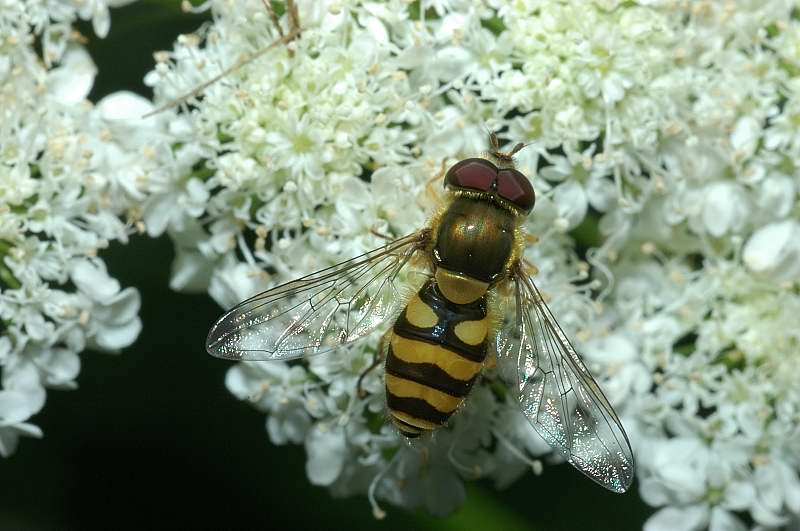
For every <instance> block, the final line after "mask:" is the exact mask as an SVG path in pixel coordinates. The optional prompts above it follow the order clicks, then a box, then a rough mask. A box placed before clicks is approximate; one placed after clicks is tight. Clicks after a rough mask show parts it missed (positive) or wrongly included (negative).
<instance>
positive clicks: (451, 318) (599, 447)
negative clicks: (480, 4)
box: [206, 135, 634, 492]
mask: <svg viewBox="0 0 800 531" xmlns="http://www.w3.org/2000/svg"><path fill="white" fill-rule="evenodd" d="M491 140H492V148H493V149H492V150H491V151H490V152H489V153H488V154H487V156H486V158H470V159H466V160H462V161H460V162H458V163H457V164H455V165H454V166H453V167H451V168H450V169H449V170H448V171H447V173H446V175H445V178H444V184H445V188H446V189H447V191H448V194H449V198H448V202H447V203H446V205H445V206H444V207H443V208H442V209H441V210H440V212H438V213H437V214H436V215H435V216H434V217H433V219H432V220H431V221H430V223H429V224H428V226H427V227H426V228H424V229H422V230H420V231H418V232H416V233H413V234H410V235H408V236H405V237H403V238H399V239H397V240H394V241H392V242H390V243H388V244H386V245H384V246H383V247H380V248H378V249H375V250H373V251H370V252H368V253H366V254H364V255H362V256H359V257H356V258H353V259H350V260H347V261H345V262H342V263H340V264H337V265H334V266H332V267H329V268H327V269H323V270H322V271H318V272H316V273H312V274H311V275H308V276H306V277H303V278H300V279H298V280H294V281H291V282H288V283H286V284H283V285H280V286H277V287H275V288H272V289H270V290H267V291H265V292H263V293H261V294H259V295H256V296H254V297H252V298H250V299H248V300H246V301H244V302H242V303H240V304H239V305H237V306H236V307H234V308H233V309H231V310H230V311H228V312H227V313H226V314H225V315H223V316H222V317H221V318H220V319H219V320H218V321H217V323H216V324H215V325H214V326H213V327H212V329H211V331H210V332H209V335H208V339H207V341H206V349H207V350H208V352H209V353H210V354H212V355H214V356H218V357H222V358H226V359H234V360H276V359H280V360H287V359H293V358H298V357H304V356H308V355H313V354H318V353H320V352H325V351H328V350H331V349H333V348H335V347H337V346H340V345H343V344H347V343H350V342H352V341H355V340H357V339H359V338H362V337H364V336H366V335H368V334H369V333H370V332H372V331H373V330H375V329H376V328H377V327H378V326H380V325H381V324H383V323H386V322H391V321H394V325H393V326H392V327H391V329H390V330H389V332H387V333H386V335H385V336H384V340H383V341H381V345H383V350H384V354H385V356H386V365H385V382H386V401H387V406H388V410H389V416H390V420H391V422H392V423H393V424H394V425H395V426H396V427H397V429H398V431H399V432H400V433H401V434H403V435H404V436H406V437H409V438H414V437H418V436H420V435H421V434H422V433H424V432H427V431H430V430H434V429H436V428H438V427H440V426H442V425H443V424H445V423H446V422H447V420H448V419H449V417H450V416H451V415H452V414H453V412H455V411H456V410H457V409H458V407H459V406H460V404H461V403H462V402H463V400H464V398H465V397H466V396H467V394H468V393H469V391H470V389H471V388H472V386H473V384H474V382H475V381H476V378H477V377H478V375H479V374H480V372H481V370H482V368H483V366H484V363H485V361H486V360H487V359H488V357H489V356H490V355H493V356H496V361H497V365H498V369H499V373H500V375H501V377H502V378H503V379H504V380H505V381H506V382H507V384H508V386H509V390H510V391H511V396H512V397H513V398H514V399H515V400H516V401H517V402H518V403H519V405H520V407H521V409H522V412H523V414H524V415H525V416H526V417H527V419H528V421H529V422H530V423H531V425H532V426H533V427H534V428H536V430H537V431H538V432H539V434H540V435H541V436H542V438H544V439H545V440H546V441H547V442H548V443H549V444H550V445H551V446H553V448H554V449H556V450H557V451H559V452H561V453H562V455H563V456H564V457H565V458H566V459H567V460H568V461H569V462H570V463H571V464H572V465H574V466H575V467H576V468H577V469H578V470H580V471H581V472H583V473H584V474H586V475H587V476H589V477H590V478H592V479H593V480H594V481H596V482H598V483H600V484H601V485H603V486H605V487H606V488H608V489H611V490H613V491H616V492H624V491H625V490H626V489H627V488H628V486H629V485H630V483H631V481H632V479H633V466H634V465H633V455H632V451H631V447H630V444H629V442H628V438H627V435H626V434H625V431H624V429H623V428H622V424H621V423H620V420H619V418H618V416H617V414H616V413H615V412H614V410H613V408H612V407H611V404H610V403H609V402H608V400H607V399H606V397H605V396H604V395H603V393H602V391H601V390H600V388H599V386H598V385H597V383H596V382H595V381H594V379H593V378H592V376H591V375H590V374H589V372H588V370H587V369H586V367H585V366H584V364H583V362H582V361H581V359H580V357H579V356H578V354H577V353H576V351H575V349H574V348H573V347H572V345H571V343H570V342H569V340H568V339H567V337H566V335H565V334H564V332H563V331H562V330H561V328H560V327H559V325H558V323H557V322H556V321H555V319H554V317H553V315H552V314H551V313H550V310H549V308H547V306H546V304H545V302H544V299H543V298H542V295H541V293H540V292H539V290H538V288H536V286H535V285H534V283H533V280H532V279H531V278H530V276H529V275H528V274H527V273H526V270H525V267H524V266H523V262H522V251H523V250H524V233H523V230H522V228H521V224H522V222H523V221H524V219H525V218H526V217H527V215H528V214H529V213H530V211H531V210H532V209H533V206H534V202H535V195H534V191H533V187H532V186H531V184H530V181H528V179H527V177H525V176H524V175H523V174H522V173H520V172H519V171H518V170H516V169H515V168H514V162H513V158H512V156H513V154H514V153H516V152H517V151H518V150H519V149H521V148H522V145H521V144H518V145H517V146H515V148H514V149H513V150H512V151H511V152H510V153H504V152H501V151H500V150H499V146H498V142H497V139H496V137H495V136H494V135H492V136H491ZM412 258H421V261H422V263H423V264H424V269H425V270H426V271H427V280H426V281H425V282H424V284H423V285H422V287H421V288H419V290H418V291H417V293H416V294H414V295H413V296H412V297H410V298H409V299H408V300H407V301H405V300H404V299H405V298H404V297H402V296H401V295H400V292H399V291H398V284H400V283H401V277H402V275H401V272H402V271H403V269H404V268H405V267H406V266H407V265H408V264H409V263H410V262H411V261H412ZM502 292H510V293H511V295H510V296H506V297H504V296H503V295H502V294H501V293H502ZM404 302H405V304H404ZM505 308H507V309H505Z"/></svg>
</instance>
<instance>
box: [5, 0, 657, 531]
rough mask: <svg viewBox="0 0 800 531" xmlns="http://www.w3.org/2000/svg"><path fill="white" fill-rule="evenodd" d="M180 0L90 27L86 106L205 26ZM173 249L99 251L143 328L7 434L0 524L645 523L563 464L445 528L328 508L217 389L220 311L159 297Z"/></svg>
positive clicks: (486, 489) (93, 357) (139, 242)
mask: <svg viewBox="0 0 800 531" xmlns="http://www.w3.org/2000/svg"><path fill="white" fill-rule="evenodd" d="M178 6H179V2H178V1H177V0H175V1H172V0H170V1H160V2H158V1H140V2H137V3H135V4H133V5H131V6H128V7H125V8H122V9H118V10H114V11H112V28H111V33H110V35H109V37H107V38H106V39H104V40H100V39H97V38H96V37H94V36H93V33H92V31H91V26H90V25H89V24H85V23H82V24H79V29H80V30H81V32H82V33H83V34H84V35H86V36H88V37H90V39H91V42H90V44H89V50H90V52H91V54H92V57H93V58H94V60H95V62H96V63H97V65H98V67H99V72H100V73H99V76H98V78H97V81H96V83H95V87H94V89H93V91H92V94H91V98H92V99H93V100H95V101H96V100H97V99H99V98H100V97H102V96H104V95H106V94H108V93H110V92H114V91H116V90H121V89H128V90H135V91H137V92H139V93H142V94H145V95H147V96H150V93H149V91H148V90H147V89H146V88H145V87H144V86H143V85H142V82H141V80H142V78H143V76H144V74H145V73H146V72H147V71H148V70H149V69H150V68H151V66H152V64H153V58H152V53H153V51H156V50H160V49H168V48H170V47H171V43H172V41H173V40H174V39H175V38H176V36H177V35H178V34H180V33H186V32H189V31H192V30H193V29H195V28H196V27H197V26H198V25H199V24H200V23H201V22H203V21H204V20H206V19H207V18H206V17H204V16H199V15H187V14H183V13H181V12H180V10H179V8H178ZM172 257H173V251H172V245H171V243H170V242H169V241H168V240H167V239H166V238H160V239H158V240H150V239H147V238H145V237H134V239H133V241H132V242H131V243H130V244H129V245H127V246H120V245H115V246H113V247H112V248H111V249H109V250H108V251H107V252H105V253H103V258H104V259H106V261H107V262H108V266H109V271H110V273H111V275H112V276H114V277H116V278H118V279H119V280H120V282H121V283H122V285H123V286H136V287H138V288H139V290H140V291H141V294H142V310H141V318H142V321H143V323H144V329H143V332H142V334H141V336H140V337H139V340H138V341H137V342H136V343H135V344H134V345H133V346H132V347H130V348H128V349H125V351H124V352H123V353H122V354H121V355H119V356H117V355H108V354H102V353H96V352H86V353H84V354H83V355H82V364H83V367H82V371H81V374H80V376H79V378H78V383H79V389H78V390H76V391H49V392H48V400H47V404H46V406H45V408H44V410H43V412H42V413H40V414H39V415H37V416H35V417H34V418H33V419H32V422H34V423H36V424H37V425H39V426H40V427H41V428H42V429H43V430H44V433H45V437H44V438H43V439H41V440H37V439H29V438H24V439H22V441H21V443H20V446H19V449H18V450H17V452H16V454H14V455H13V456H11V457H10V458H8V459H5V460H3V461H0V529H91V528H102V529H144V528H160V529H165V528H166V529H175V528H203V529H291V528H298V529H304V528H315V529H343V530H345V529H346V530H353V529H372V528H374V529H386V530H390V529H397V530H403V531H407V530H412V529H431V530H434V529H443V530H450V529H453V530H455V529H459V530H467V529H475V530H480V531H488V530H493V529H503V530H515V529H519V530H523V529H527V530H556V529H620V530H621V529H641V527H642V523H643V522H644V520H645V519H646V517H647V516H648V515H649V514H650V512H651V510H650V509H649V508H647V507H646V506H645V505H644V504H643V503H642V502H641V500H640V499H639V495H638V492H637V491H638V487H637V486H636V485H634V488H633V489H632V490H631V491H630V492H629V493H628V494H626V495H616V494H613V493H610V492H608V491H606V490H604V489H602V488H600V487H598V486H597V485H595V484H593V483H592V482H591V481H589V480H588V479H585V478H583V477H582V476H581V475H580V474H579V473H578V472H576V471H574V470H572V469H571V467H569V466H567V465H561V466H558V467H546V468H545V472H544V474H543V475H542V476H540V477H535V476H533V474H527V475H526V476H525V477H524V478H523V479H522V480H520V481H518V482H516V483H515V484H513V485H512V486H511V487H510V488H508V489H506V490H504V491H497V490H495V489H494V488H493V487H492V485H491V484H490V483H470V484H468V498H467V502H466V504H465V505H464V507H463V508H462V509H461V510H459V511H458V512H457V513H456V514H455V515H453V516H451V517H449V518H446V519H436V518H433V517H431V516H428V515H427V514H424V513H409V512H407V511H404V510H402V509H398V508H394V507H390V506H386V505H385V504H384V509H386V510H387V512H388V517H387V518H386V519H385V520H383V521H377V520H375V519H374V518H373V517H372V512H371V509H370V506H369V504H368V502H367V500H366V498H365V497H356V498H349V499H335V498H332V497H331V496H330V495H329V494H328V492H327V491H326V490H325V489H321V488H316V487H312V486H311V485H309V483H308V480H307V478H306V475H305V452H304V449H303V447H302V446H283V447H275V446H273V445H272V444H271V443H270V442H269V439H268V438H267V435H266V430H265V427H264V423H265V417H264V416H263V415H262V414H261V413H259V412H256V411H255V410H253V409H252V408H250V407H249V406H248V405H246V404H244V403H241V402H239V401H237V400H236V399H235V398H234V397H233V395H231V394H230V393H228V392H227V391H226V389H225V387H224V385H223V378H224V374H225V371H226V369H227V368H228V367H229V364H228V363H227V362H224V361H222V360H217V359H213V358H211V357H210V356H208V355H206V354H205V352H204V350H203V340H204V338H205V334H206V332H207V330H208V327H209V325H210V324H211V323H212V322H213V321H214V320H215V319H216V318H217V317H218V316H219V314H220V308H218V307H217V306H216V305H215V304H214V302H213V301H211V299H210V298H209V297H208V296H206V295H186V294H179V293H174V292H171V291H170V290H169V288H168V278H169V266H170V263H171V260H172Z"/></svg>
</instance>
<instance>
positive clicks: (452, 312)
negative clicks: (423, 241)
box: [386, 280, 489, 437]
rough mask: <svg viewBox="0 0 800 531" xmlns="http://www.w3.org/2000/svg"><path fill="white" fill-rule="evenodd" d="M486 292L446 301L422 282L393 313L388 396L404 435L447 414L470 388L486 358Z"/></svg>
mask: <svg viewBox="0 0 800 531" xmlns="http://www.w3.org/2000/svg"><path fill="white" fill-rule="evenodd" d="M488 326H489V319H488V317H487V314H486V297H485V296H481V297H480V298H478V299H477V300H475V301H474V302H471V303H469V304H456V303H454V302H451V301H449V300H448V299H447V298H446V297H445V296H444V295H442V293H441V291H440V290H439V287H438V285H437V284H436V281H435V280H430V281H428V283H426V284H425V285H424V286H423V287H422V289H420V291H419V293H418V294H417V295H415V296H414V297H413V298H412V299H411V300H410V301H409V303H408V305H407V306H406V308H405V310H403V313H402V314H401V315H400V317H399V318H398V319H397V321H396V322H395V324H394V328H393V329H392V334H391V341H390V343H389V348H388V352H387V354H386V402H387V405H388V406H389V414H390V416H391V419H392V422H393V423H394V424H395V426H397V428H398V429H399V430H400V433H402V434H403V435H405V436H406V437H417V436H419V434H420V433H422V432H424V431H428V430H432V429H435V428H437V427H439V426H441V425H442V424H444V423H445V422H447V419H448V418H450V415H451V414H452V413H453V412H454V411H455V410H456V409H457V408H458V406H459V405H460V404H461V402H463V401H464V398H465V397H466V395H467V393H469V390H470V389H471V388H472V384H473V383H474V381H475V378H476V377H477V375H478V372H480V369H481V367H482V365H483V360H484V359H485V358H486V348H487V341H486V336H487V333H488Z"/></svg>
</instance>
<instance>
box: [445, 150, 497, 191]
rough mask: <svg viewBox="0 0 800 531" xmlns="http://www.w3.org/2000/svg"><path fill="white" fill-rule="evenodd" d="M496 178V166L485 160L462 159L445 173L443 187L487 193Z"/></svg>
mask: <svg viewBox="0 0 800 531" xmlns="http://www.w3.org/2000/svg"><path fill="white" fill-rule="evenodd" d="M496 178H497V166H495V165H494V164H492V163H491V162H489V161H488V160H486V159H478V158H474V159H464V160H462V161H460V162H458V163H456V164H455V165H454V166H453V167H452V168H450V169H449V170H448V171H447V175H445V177H444V185H445V186H455V187H456V188H467V189H469V190H478V191H480V192H488V191H489V190H491V189H492V183H494V180H495V179H496Z"/></svg>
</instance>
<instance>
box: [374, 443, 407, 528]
mask: <svg viewBox="0 0 800 531" xmlns="http://www.w3.org/2000/svg"><path fill="white" fill-rule="evenodd" d="M401 454H402V451H398V452H397V453H396V454H394V457H392V460H391V461H389V463H388V464H387V465H386V467H385V468H384V469H383V470H381V471H380V472H378V473H377V474H375V477H374V478H372V482H371V483H370V484H369V489H368V490H367V499H368V500H369V504H370V506H372V516H374V517H375V519H376V520H383V519H384V518H386V511H384V510H383V509H381V506H380V505H379V504H378V500H377V498H375V491H376V490H378V485H379V484H380V482H381V481H383V478H384V477H385V476H386V474H388V473H389V470H391V469H392V466H394V464H395V463H396V462H397V460H398V458H399V457H400V455H401Z"/></svg>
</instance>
